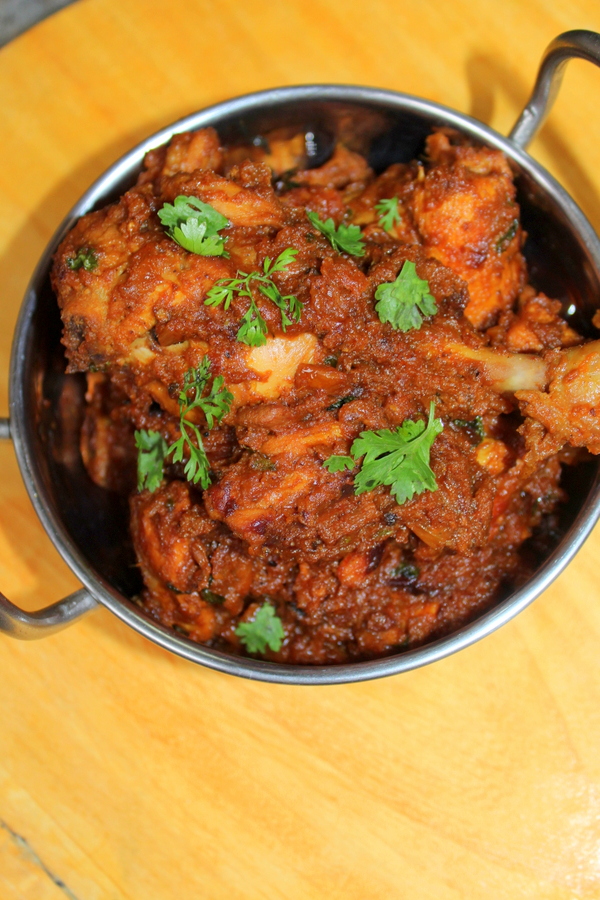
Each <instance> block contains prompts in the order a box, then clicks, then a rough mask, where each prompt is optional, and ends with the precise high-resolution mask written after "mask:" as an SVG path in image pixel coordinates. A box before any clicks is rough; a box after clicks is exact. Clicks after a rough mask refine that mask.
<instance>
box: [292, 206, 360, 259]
mask: <svg viewBox="0 0 600 900" xmlns="http://www.w3.org/2000/svg"><path fill="white" fill-rule="evenodd" d="M306 216H307V218H308V220H309V222H310V224H311V225H313V226H314V227H315V228H317V229H318V230H319V231H320V232H321V234H324V235H325V237H326V238H327V240H328V241H329V243H330V244H331V246H332V247H333V249H334V250H337V251H338V253H350V254H351V255H352V256H364V255H365V244H364V241H363V239H362V233H361V230H360V228H359V227H358V225H344V224H342V225H340V226H339V228H336V227H335V222H334V221H333V219H327V220H326V221H325V222H323V221H321V219H320V218H319V216H318V215H317V213H315V212H309V210H306Z"/></svg>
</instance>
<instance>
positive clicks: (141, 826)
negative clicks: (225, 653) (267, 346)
mask: <svg viewBox="0 0 600 900" xmlns="http://www.w3.org/2000/svg"><path fill="white" fill-rule="evenodd" d="M575 27H578V28H592V29H595V30H597V31H600V7H599V5H598V3H597V0H569V2H566V0H526V2H522V0H503V2H502V3H492V2H483V0H481V2H479V3H472V2H467V0H455V2H454V3H453V4H449V3H441V2H433V0H429V2H427V0H422V2H419V3H415V2H413V3H407V2H398V0H372V2H371V3H369V4H367V3H364V2H359V0H319V2H317V0H287V2H285V3H268V2H263V0H246V2H239V0H238V2H236V0H220V2H219V3H215V2H213V0H186V2H185V3H172V4H167V3H164V2H160V0H80V2H78V3H76V4H75V5H73V6H71V7H69V8H67V9H65V10H64V11H63V12H61V13H59V14H57V15H56V16H53V17H51V18H50V19H48V20H46V21H44V22H43V23H41V24H40V25H39V26H37V27H36V28H35V29H34V30H32V31H30V32H29V33H27V34H25V35H23V36H22V37H21V38H19V39H18V40H17V41H15V42H13V43H12V44H9V45H8V46H7V47H5V48H4V49H3V50H1V51H0V96H1V97H2V105H1V109H0V122H1V124H2V128H1V133H2V140H1V141H0V286H1V291H2V302H1V304H0V413H2V414H6V411H7V408H8V407H7V403H8V401H7V373H8V361H9V352H10V340H11V333H12V329H13V326H14V322H15V319H16V316H17V311H18V308H19V305H20V302H21V298H22V296H23V293H24V290H25V286H26V283H27V280H28V277H29V275H30V273H31V271H32V269H33V266H34V265H35V263H36V260H37V258H38V257H39V255H40V253H41V251H42V250H43V247H44V245H45V244H46V242H47V240H48V238H49V237H50V235H51V233H52V231H53V230H54V228H55V227H56V225H57V224H58V222H59V221H60V220H61V218H62V217H63V215H64V214H65V213H66V212H67V210H68V209H69V208H70V206H71V205H72V204H73V203H74V201H75V200H76V199H77V198H78V197H79V195H80V194H81V193H82V192H83V190H84V189H85V188H86V187H87V186H88V184H89V183H90V182H91V181H92V179H94V178H95V177H96V176H97V175H99V174H100V173H101V172H102V171H103V169H104V168H105V167H106V166H107V165H108V164H110V163H111V162H112V161H113V160H114V159H115V158H116V157H117V156H118V155H120V154H121V153H122V152H124V151H125V150H127V149H128V148H129V147H130V146H132V145H133V144H134V143H136V142H137V141H138V140H139V139H141V138H142V137H144V136H145V135H147V134H149V133H151V132H152V131H154V130H155V129H157V128H158V127H160V126H162V125H165V124H167V123H169V122H170V121H172V120H174V119H176V118H178V117H179V116H181V115H184V114H186V113H188V112H191V111H193V110H195V109H198V108H201V107H203V106H206V105H208V104H211V103H214V102H217V101H219V100H222V99H225V98H227V97H230V96H233V95H237V94H240V93H246V92H248V91H252V90H255V89H259V88H266V87H272V86H276V85H283V84H294V83H301V82H347V83H358V84H369V85H376V86H381V87H385V88H392V89H393V88H395V89H399V90H402V91H406V92H409V93H414V94H419V95H421V96H424V97H428V98H430V99H433V100H436V101H438V102H441V103H444V104H446V105H448V106H452V107H455V108H457V109H458V110H461V111H463V112H468V113H470V114H472V115H474V116H476V117H478V118H480V119H483V120H484V121H485V122H487V123H488V124H490V125H492V126H493V127H495V128H497V129H498V130H499V131H501V132H504V133H506V132H507V131H508V129H509V128H510V126H511V125H512V123H513V121H514V120H515V118H516V117H517V115H518V113H519V112H520V110H521V108H522V107H523V105H524V104H525V102H526V100H527V97H528V93H529V90H530V87H531V85H532V83H533V79H534V77H535V72H536V69H537V64H538V60H539V58H540V55H541V53H542V52H543V49H544V47H545V46H546V44H547V43H548V42H549V41H550V40H551V39H552V38H553V37H555V36H556V35H557V34H558V33H560V32H561V31H564V30H567V29H569V28H575ZM599 98H600V71H599V70H597V69H596V68H594V67H593V66H591V65H588V64H585V63H583V62H579V61H577V62H573V63H571V64H570V65H569V68H568V71H567V74H566V77H565V82H564V85H563V89H562V92H561V95H560V97H559V99H558V102H557V104H556V107H555V109H554V111H553V112H552V114H551V117H550V119H549V122H548V124H547V125H546V126H545V128H544V129H543V131H542V132H541V134H540V136H539V138H538V139H536V141H535V143H534V144H533V145H532V147H531V152H532V153H533V155H534V156H536V157H537V159H538V160H540V161H541V162H542V164H544V165H545V166H547V167H548V168H549V170H550V171H551V172H552V173H553V174H554V175H555V176H556V177H557V178H558V179H559V180H560V181H561V182H562V184H563V185H564V186H565V187H566V188H567V190H568V191H570V193H571V194H572V195H573V196H574V198H575V200H576V201H577V202H578V203H579V204H580V205H581V207H582V208H583V210H584V211H585V213H586V214H587V215H588V217H589V218H590V220H591V222H592V224H593V225H594V226H595V227H596V229H600V111H599V103H598V99H599ZM0 466H1V471H2V478H1V479H0V499H1V503H0V586H1V589H2V590H3V591H4V592H5V593H6V594H7V595H8V596H9V597H11V599H12V600H13V601H15V602H17V603H19V604H21V605H22V606H23V607H25V608H28V609H33V608H35V607H37V606H41V605H45V604H47V603H50V602H52V601H54V600H56V599H58V598H59V597H61V596H64V595H65V594H67V593H69V592H70V591H72V590H74V589H75V588H76V587H77V586H78V585H77V582H76V580H75V578H74V576H73V575H71V574H70V572H69V570H68V569H67V567H66V565H65V564H64V563H63V562H62V560H61V559H60V558H59V556H58V554H57V553H56V552H55V551H54V550H53V549H52V546H51V544H50V541H49V539H48V538H47V537H46V535H45V533H44V532H43V529H42V528H41V526H40V524H39V523H38V521H37V519H36V516H35V514H34V512H33V510H32V507H31V505H30V503H29V500H28V498H27V495H26V492H25V489H24V487H23V486H22V483H21V479H20V475H19V472H18V469H17V466H16V463H15V460H14V455H13V451H12V448H11V446H10V444H4V445H2V446H0ZM599 551H600V532H599V531H598V530H596V532H595V533H594V534H593V535H592V537H591V539H590V540H589V541H588V543H587V544H586V546H585V548H584V549H583V550H582V552H581V553H580V554H579V555H578V557H577V559H576V560H575V562H574V563H573V564H572V565H571V566H570V567H569V569H568V570H567V571H566V572H565V573H564V574H563V575H562V576H561V577H560V578H559V579H558V581H557V582H555V584H554V585H553V586H552V587H551V588H550V589H549V590H548V591H547V592H546V593H545V594H544V595H543V596H542V597H541V598H540V599H538V600H537V601H536V603H535V604H534V605H533V606H532V607H530V608H529V609H528V610H527V611H526V612H525V613H523V614H522V615H521V616H519V617H518V619H516V620H515V621H513V622H512V623H510V624H509V625H507V626H505V627H504V628H503V629H502V630H500V631H499V632H496V633H495V634H494V635H492V636H491V637H489V638H487V639H485V640H484V641H482V642H480V643H479V644H477V645H475V646H473V647H471V648H470V649H468V650H465V651H463V652H461V653H460V654H458V655H456V656H453V657H451V658H449V659H446V660H444V661H442V662H439V663H436V664H435V665H432V666H429V667H427V668H425V669H421V670H419V671H415V672H411V673H408V674H405V675H400V676H397V677H394V678H389V679H386V680H383V681H377V682H369V683H365V684H358V685H344V686H336V687H325V688H302V687H288V686H285V687H284V686H279V685H267V684H260V683H253V682H248V681H243V680H241V679H235V678H232V677H228V676H225V675H220V674H217V673H214V672H211V671H209V670H205V669H202V668H200V667H197V666H194V665H192V664H191V663H187V662H185V661H183V660H181V659H178V658H176V657H174V656H172V655H170V654H168V653H167V652H165V651H162V650H161V649H159V648H157V647H155V646H154V645H152V644H150V643H148V642H147V641H145V640H144V639H143V638H141V637H139V636H138V635H137V634H135V633H134V632H133V631H131V630H130V629H128V628H127V627H126V626H125V625H123V624H121V623H120V622H119V621H118V620H117V619H115V618H114V617H113V616H112V615H111V614H110V613H108V612H106V611H104V610H100V611H97V612H95V613H93V614H91V615H90V616H89V617H88V618H86V619H85V620H83V621H81V622H80V623H78V624H77V625H75V626H73V627H71V628H70V629H68V630H66V631H64V632H62V633H60V634H58V635H55V636H53V637H49V638H46V639H44V640H42V641H39V642H36V643H28V644H26V643H19V642H17V641H12V640H10V639H8V638H6V637H0V900H17V898H18V900H60V898H63V900H64V898H65V897H68V898H71V900H73V898H77V900H122V898H126V900H172V898H177V900H187V898H193V900H196V898H202V900H213V898H215V900H216V898H219V900H221V898H223V900H225V898H226V900H238V898H240V900H242V898H244V900H246V898H249V900H254V898H265V900H279V898H285V900H307V898H310V900H312V898H319V900H320V898H326V900H329V898H331V900H333V898H340V900H341V898H344V900H379V898H381V900H389V898H400V900H404V898H406V900H409V898H410V900H457V898H468V900H479V898H494V900H505V898H506V900H509V898H510V900H516V898H526V900H529V898H531V900H541V898H543V900H550V898H551V900H572V898H598V897H600V749H599V744H600V584H599V576H598V563H597V557H598V553H599Z"/></svg>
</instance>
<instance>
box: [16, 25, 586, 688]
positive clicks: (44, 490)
mask: <svg viewBox="0 0 600 900" xmlns="http://www.w3.org/2000/svg"><path fill="white" fill-rule="evenodd" d="M573 56H578V57H583V58H585V59H587V60H589V61H591V62H594V63H595V64H597V65H600V35H597V34H594V33H592V32H588V31H571V32H567V33H566V34H563V35H561V36H560V37H558V38H557V39H556V40H555V41H553V42H552V44H550V46H549V47H548V49H547V51H546V54H545V56H544V58H543V60H542V64H541V67H540V72H539V75H538V80H537V82H536V85H535V87H534V91H533V94H532V98H531V100H530V102H529V104H528V105H527V107H526V108H525V110H524V111H523V113H522V115H521V117H520V118H519V120H518V122H517V124H516V125H515V127H514V129H513V130H512V132H511V134H510V135H509V137H508V138H505V137H502V136H501V135H499V134H498V133H496V132H495V131H493V130H492V129H490V128H488V127H487V126H486V125H483V124H482V123H481V122H478V121H477V120H475V119H472V118H470V117H468V116H465V115H463V114H461V113H459V112H455V111H454V110H452V109H448V108H446V107H444V106H440V105H439V104H437V103H432V102H430V101H428V100H423V99H420V98H418V97H412V96H409V95H407V94H401V93H395V92H391V91H384V90H377V89H375V88H366V87H350V86H337V85H307V86H301V87H290V88H277V89H274V90H269V91H263V92H259V93H255V94H249V95H247V96H244V97H238V98H236V99H234V100H229V101H227V102H225V103H220V104H218V105H217V106H213V107H210V108H209V109H204V110H202V111H200V112H197V113H194V114H193V115H190V116H188V117H186V118H184V119H181V120H180V121H179V122H176V123H175V124H174V125H172V126H170V127H169V128H166V129H163V130H162V131H160V132H158V133H157V134H155V135H153V136H152V137H150V138H148V140H146V141H144V142H143V143H141V144H140V145H138V146H137V147H136V148H135V149H134V150H132V151H131V152H130V153H128V154H127V155H126V156H124V157H123V158H122V159H120V160H119V161H118V162H117V163H115V165H114V166H112V167H111V168H110V169H109V170H108V171H107V172H106V173H105V174H104V175H103V176H102V177H101V178H100V179H98V181H96V183H95V184H94V185H92V187H91V188H90V189H89V191H87V193H86V194H85V195H84V196H83V197H82V198H81V200H80V201H79V203H77V205H76V206H75V207H74V209H73V210H72V211H71V213H70V214H69V215H68V216H67V218H66V220H65V221H64V222H63V223H62V225H61V226H60V228H59V229H58V231H57V232H56V234H55V235H54V237H53V238H52V240H51V242H50V244H49V245H48V248H47V250H46V252H45V253H44V255H43V257H42V259H41V260H40V263H39V265H38V267H37V269H36V271H35V273H34V275H33V278H32V280H31V284H30V285H29V287H28V289H27V293H26V296H25V299H24V302H23V306H22V309H21V313H20V317H19V321H18V324H17V329H16V333H15V337H14V343H13V352H12V359H11V372H10V398H11V399H10V420H2V421H0V436H4V437H8V436H10V437H12V440H13V441H14V446H15V451H16V454H17V458H18V462H19V466H20V469H21V474H22V476H23V479H24V481H25V485H26V487H27V490H28V492H29V496H30V497H31V500H32V502H33V505H34V507H35V509H36V511H37V513H38V515H39V517H40V519H41V521H42V523H43V525H44V527H45V529H46V531H47V532H48V535H49V537H50V539H51V540H52V541H53V543H54V545H55V546H56V547H57V549H58V550H59V552H60V553H61V554H62V556H63V557H64V559H65V560H66V562H67V563H68V565H69V566H70V567H71V569H72V570H73V572H74V573H75V574H76V575H77V576H78V578H79V579H80V580H81V582H82V583H83V585H84V587H83V588H82V589H81V590H79V591H77V592H76V593H75V594H72V595H71V596H69V597H67V598H65V599H64V600H61V601H60V602H58V603H55V604H54V605H53V606H51V607H48V608H46V609H43V610H40V611H39V612H37V613H25V612H23V611H22V610H20V609H18V608H17V607H16V606H14V605H13V604H12V603H11V602H10V601H9V600H7V599H6V598H5V597H4V596H3V595H1V594H0V630H2V631H5V632H6V633H7V634H10V635H12V636H14V637H20V638H33V637H41V636H43V635H45V634H49V633H51V632H53V631H56V630H57V629H59V628H62V627H64V626H65V625H67V624H69V623H70V622H72V621H74V620H75V619H77V618H78V617H79V616H81V615H83V614H84V613H86V612H88V611H89V610H91V609H94V608H95V607H96V606H97V605H98V604H103V605H104V606H106V607H108V609H110V610H111V611H112V612H113V613H114V614H115V615H116V616H118V617H119V618H120V619H122V620H123V621H124V622H126V623H127V624H128V625H131V627H132V628H134V629H135V630H136V631H138V632H140V633H141V634H143V635H144V636H145V637H147V638H149V639H150V640H151V641H154V642H155V643H157V644H159V645H160V646H162V647H164V648H166V649H168V650H171V651H172V652H173V653H176V654H178V655H179V656H182V657H184V658H186V659H189V660H191V661H193V662H197V663H201V664H202V665H205V666H209V667H210V668H213V669H217V670H219V671H221V672H228V673H230V674H233V675H242V676H245V677H248V678H255V679H260V680H263V681H273V682H284V683H293V684H334V683H341V682H349V681H363V680H366V679H370V678H380V677H382V676H384V675H393V674H396V673H398V672H404V671H406V670H408V669H414V668H417V667H418V666H423V665H425V664H427V663H430V662H434V661H435V660H437V659H441V658H442V657H444V656H448V655H449V654H451V653H455V652H456V651H457V650H460V649H462V648H463V647H466V646H468V645H469V644H472V643H473V642H474V641H477V640H479V639H480V638H482V637H484V636H485V635H487V634H490V632H492V631H495V629H496V628H498V627H499V626H500V625H503V624H504V623H505V622H507V621H508V620H509V619H512V618H513V616H515V615H516V614H517V613H518V612H520V611H521V610H522V609H524V608H525V607H526V606H528V605H529V604H530V603H531V602H532V601H533V600H534V599H535V598H536V597H537V596H538V595H539V594H540V593H542V591H544V590H545V589H546V588H547V587H548V585H549V584H550V583H551V582H552V580H553V579H554V578H556V576H557V575H558V574H559V573H560V572H561V571H562V570H563V569H564V567H565V566H566V565H567V563H568V562H569V560H570V559H571V558H572V557H573V556H574V555H575V553H576V552H577V550H578V549H579V548H580V547H581V545H582V543H583V541H584V540H585V538H586V537H587V536H588V534H589V533H590V531H591V530H592V528H593V526H594V524H595V523H596V521H597V519H598V517H599V515H600V471H599V469H600V466H599V465H598V464H597V463H593V464H592V463H590V464H586V465H584V466H579V467H576V469H574V470H573V471H572V472H571V473H570V477H571V479H572V480H573V484H571V485H569V486H568V490H569V494H570V497H571V500H570V502H569V504H568V505H567V506H566V507H565V509H564V522H563V524H564V530H563V536H562V538H561V539H560V540H559V541H558V543H557V546H556V547H555V549H554V551H553V552H552V553H551V555H550V556H549V557H548V558H546V559H545V560H544V561H543V562H541V564H540V565H539V568H538V569H537V571H536V572H535V574H534V576H533V577H532V578H531V579H530V580H529V581H528V582H527V584H525V585H524V586H523V587H522V588H520V589H519V590H516V591H514V592H512V593H511V594H510V595H509V596H507V597H506V598H505V599H504V600H502V601H500V602H499V603H498V604H497V605H496V606H495V607H494V608H493V609H491V610H489V611H488V612H485V613H484V614H482V615H479V616H478V617H477V618H476V619H475V620H474V621H472V622H470V623H469V624H467V625H465V626H464V627H462V628H460V629H459V630H457V631H456V632H454V633H453V634H451V635H449V636H446V637H443V638H440V639H438V640H434V641H432V642H430V643H428V644H426V645H424V646H421V647H418V648H416V649H413V650H408V651H405V652H401V653H398V654H396V655H394V656H388V657H385V658H383V659H377V660H373V661H368V662H357V663H349V664H344V665H337V666H292V665H282V664H278V663H270V662H266V661H264V660H257V659H246V658H242V657H238V656H234V655H232V654H228V653H225V652H221V651H219V650H214V649H211V648H209V647H205V646H202V645H199V644H196V643H193V642H192V641H190V640H188V639H186V638H185V637H182V636H180V635H179V634H176V633H175V632H173V631H170V630H169V629H167V628H164V627H162V626H161V625H158V624H157V623H156V622H154V621H152V620H151V619H149V618H148V617H147V616H146V615H145V613H144V612H143V611H142V610H141V609H140V607H139V606H137V605H136V604H135V603H134V602H133V601H132V599H131V598H132V597H133V596H135V593H136V591H137V590H138V589H139V587H140V584H139V582H138V578H139V576H138V574H137V568H136V567H135V565H134V558H133V551H132V549H131V542H130V540H129V538H128V532H127V525H128V511H127V508H126V505H125V504H124V502H123V501H122V500H121V499H119V498H117V497H116V496H115V495H114V494H112V493H110V492H107V491H104V490H102V489H100V488H98V487H96V486H95V485H94V484H93V483H92V482H91V481H90V479H89V477H88V475H87V473H86V471H85V469H84V467H83V464H82V462H81V457H80V454H79V426H80V422H81V416H82V410H83V393H84V386H83V380H82V377H81V376H76V375H65V374H64V370H65V362H64V356H63V352H62V348H61V345H60V334H61V323H60V317H59V312H58V308H57V304H56V300H55V298H54V295H53V293H52V290H51V288H50V282H49V270H50V265H51V260H52V256H53V254H54V252H55V250H56V248H57V246H58V244H59V242H60V241H61V239H62V238H63V237H64V235H65V234H66V232H67V231H68V230H69V229H70V228H71V227H72V226H73V224H74V223H75V221H76V220H77V219H78V218H79V217H80V216H82V215H83V214H85V213H87V212H88V211H89V210H91V209H94V208H97V207H99V206H103V205H105V204H106V203H107V202H110V201H112V200H114V199H116V198H117V197H118V196H119V195H120V194H121V193H123V191H125V190H127V188H129V187H130V186H131V185H132V184H133V182H134V181H135V179H136V176H137V174H138V172H139V171H140V168H141V164H142V160H143V157H144V155H145V154H146V153H147V152H148V151H149V150H150V149H152V148H153V147H156V146H158V145H160V144H163V143H165V142H166V141H168V140H169V139H170V138H171V136H172V135H173V134H176V133H178V132H181V131H187V130H193V129H198V128H204V127H206V126H207V125H212V126H213V127H214V128H216V129H217V131H218V132H219V134H220V136H221V138H222V140H223V141H224V142H226V143H232V142H236V141H248V139H250V138H252V137H254V136H256V135H260V134H262V133H264V132H266V131H269V130H270V129H272V128H274V127H278V128H280V127H282V126H290V127H292V126H293V127H294V128H296V129H299V130H302V131H304V132H305V133H306V134H307V135H309V136H310V138H309V143H310V145H311V147H312V151H313V154H314V162H315V164H319V162H320V161H323V160H324V159H325V158H326V156H327V154H328V152H329V150H330V148H331V147H332V145H333V142H334V141H335V140H336V139H338V138H342V139H343V140H344V141H345V142H346V144H348V145H349V146H350V147H352V149H356V150H358V151H359V152H362V153H366V154H367V156H368V158H369V162H370V164H371V165H372V166H373V167H374V168H375V169H376V170H381V169H383V168H385V167H386V166H388V165H390V164H391V163H393V162H407V161H408V160H410V159H413V158H414V157H415V156H418V155H419V153H420V152H421V150H422V148H423V144H424V140H425V137H426V136H427V135H428V134H429V133H430V132H431V130H432V129H433V128H435V127H437V126H451V127H453V128H456V129H458V130H459V131H461V132H462V133H463V134H465V135H467V136H468V137H470V138H473V139H474V140H475V141H477V142H480V143H482V144H485V145H487V146H490V147H494V148H497V149H499V150H502V151H503V152H504V153H505V154H506V155H507V157H508V158H509V159H510V161H511V165H512V167H513V169H514V172H515V175H516V184H517V189H518V200H519V203H520V205H521V211H522V221H523V225H524V228H525V230H526V231H527V233H528V239H527V245H526V248H525V255H526V257H527V260H528V265H529V271H530V276H531V281H532V282H533V283H534V285H535V286H536V287H537V288H538V289H540V290H544V291H545V292H546V293H548V294H549V295H550V296H551V297H558V298H559V299H561V300H562V302H563V305H564V306H563V308H564V310H565V311H566V312H568V315H569V316H570V320H571V321H572V323H573V324H574V325H575V327H577V328H578V329H580V330H583V332H584V333H585V332H586V330H587V331H588V332H589V330H590V327H591V326H590V324H589V323H590V320H591V316H592V314H593V312H594V311H595V309H596V307H597V305H598V299H597V298H598V297H600V241H599V240H598V238H597V236H596V234H595V233H594V231H593V229H592V228H591V226H590V224H589V222H588V221H587V220H586V218H585V217H584V215H583V214H582V212H581V210H580V209H579V208H578V207H577V206H576V204H575V203H574V202H573V200H572V199H571V198H570V197H569V196H568V194H567V193H566V192H565V191H564V190H563V189H562V188H561V186H560V185H559V184H558V183H557V182H556V181H555V180H554V179H553V178H552V177H551V176H550V175H549V174H548V173H547V172H546V171H545V170H544V169H543V168H542V167H541V166H540V165H538V163H536V162H535V160H533V159H532V158H531V157H530V156H529V155H528V154H527V153H526V152H525V148H526V146H527V145H528V143H529V141H530V140H531V138H532V137H533V135H534V134H535V132H536V131H537V129H538V128H539V127H540V125H541V123H542V122H543V120H544V118H545V115H546V113H547V111H548V109H549V107H550V105H551V103H552V101H553V99H554V96H555V94H556V91H557V88H558V85H559V82H560V77H561V74H562V69H563V67H564V64H565V63H566V61H567V60H568V59H569V58H571V57H573Z"/></svg>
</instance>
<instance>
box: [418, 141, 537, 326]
mask: <svg viewBox="0 0 600 900" xmlns="http://www.w3.org/2000/svg"><path fill="white" fill-rule="evenodd" d="M455 137H456V136H455V135H453V134H452V133H447V132H444V131H439V132H437V133H436V134H434V135H432V136H431V137H430V138H428V140H427V152H428V155H429V160H430V164H429V166H428V168H427V172H426V175H425V178H423V179H422V180H419V181H417V183H416V184H415V187H414V193H413V196H412V201H411V204H410V209H411V213H412V216H413V220H414V223H415V226H416V228H417V230H418V232H419V235H420V238H421V241H422V243H423V245H424V247H425V250H426V252H427V253H428V254H429V255H431V256H434V257H435V258H436V259H439V260H440V262H442V263H443V264H444V265H446V266H448V267H449V268H451V269H452V270H453V271H454V272H455V273H456V274H457V275H459V276H460V277H461V278H463V279H464V280H465V281H466V282H467V284H468V286H469V294H470V300H469V303H468V304H467V307H466V309H465V315H466V317H467V318H468V319H469V321H470V322H471V323H472V324H473V325H474V327H475V328H480V329H483V328H487V327H488V326H490V325H493V324H494V321H495V320H496V319H497V317H498V315H499V314H500V313H501V312H502V311H503V310H506V309H508V308H509V307H510V306H511V305H512V303H513V302H514V300H515V298H516V297H517V295H518V293H519V291H520V290H522V288H523V287H524V284H525V261H524V259H523V256H522V255H521V252H520V247H521V242H522V231H521V226H520V223H519V208H518V206H517V204H516V203H515V196H516V191H515V186H514V184H513V181H512V172H511V170H510V166H509V164H508V161H507V160H506V157H505V156H504V155H503V154H502V153H500V151H497V150H491V149H489V148H483V147H481V148H478V147H473V146H471V145H466V144H460V143H453V141H455Z"/></svg>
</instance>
